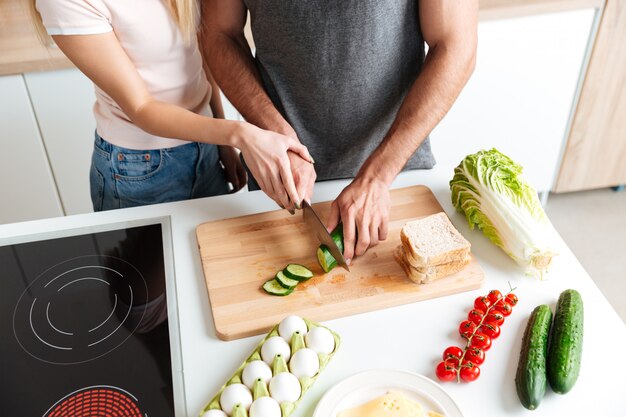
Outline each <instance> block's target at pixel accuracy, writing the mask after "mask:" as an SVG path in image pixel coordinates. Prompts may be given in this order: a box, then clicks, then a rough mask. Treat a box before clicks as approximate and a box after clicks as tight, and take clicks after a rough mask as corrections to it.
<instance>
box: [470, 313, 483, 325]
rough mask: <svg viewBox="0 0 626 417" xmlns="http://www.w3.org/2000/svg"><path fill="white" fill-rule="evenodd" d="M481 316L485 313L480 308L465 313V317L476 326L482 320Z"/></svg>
mask: <svg viewBox="0 0 626 417" xmlns="http://www.w3.org/2000/svg"><path fill="white" fill-rule="evenodd" d="M483 317H485V313H484V312H483V311H482V310H477V309H473V310H472V311H470V312H469V314H468V315H467V319H468V320H469V321H471V322H473V323H474V324H476V325H477V326H478V325H479V324H480V322H481V321H482V320H483Z"/></svg>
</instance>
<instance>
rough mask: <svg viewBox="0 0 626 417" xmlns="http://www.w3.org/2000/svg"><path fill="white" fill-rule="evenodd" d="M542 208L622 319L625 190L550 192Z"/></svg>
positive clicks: (625, 311)
mask: <svg viewBox="0 0 626 417" xmlns="http://www.w3.org/2000/svg"><path fill="white" fill-rule="evenodd" d="M546 212H547V213H548V216H549V217H550V219H551V220H552V223H553V224H554V226H555V227H556V229H557V230H558V231H559V233H560V234H561V236H562V237H563V239H564V240H565V241H566V242H567V244H568V245H569V247H570V249H571V250H572V252H574V254H575V255H576V256H577V257H578V259H579V260H580V263H581V264H582V265H583V266H584V267H585V269H586V270H587V272H589V275H591V278H593V280H594V281H595V282H596V284H597V285H598V287H599V288H600V290H601V291H602V292H603V293H604V295H605V296H606V298H607V299H608V300H609V301H610V302H611V304H612V305H613V308H615V310H616V311H617V313H618V314H619V315H620V316H621V318H622V320H624V322H626V191H621V192H615V191H612V190H610V189H602V190H593V191H584V192H577V193H567V194H550V198H549V199H548V204H547V206H546Z"/></svg>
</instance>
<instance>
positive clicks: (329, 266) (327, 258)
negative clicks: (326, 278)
mask: <svg viewBox="0 0 626 417" xmlns="http://www.w3.org/2000/svg"><path fill="white" fill-rule="evenodd" d="M330 237H331V238H332V239H333V241H334V242H335V244H336V245H337V247H338V248H339V251H340V252H341V253H343V224H342V223H339V224H338V225H337V227H335V229H334V230H333V231H332V232H331V234H330ZM318 251H322V254H323V256H324V263H325V264H326V266H324V264H323V263H322V262H321V260H320V259H319V256H318V261H319V262H320V266H321V267H322V270H324V272H330V271H332V270H333V268H334V267H336V266H337V260H336V259H335V258H334V257H333V255H331V254H330V250H328V247H327V246H326V245H320V246H319V248H318Z"/></svg>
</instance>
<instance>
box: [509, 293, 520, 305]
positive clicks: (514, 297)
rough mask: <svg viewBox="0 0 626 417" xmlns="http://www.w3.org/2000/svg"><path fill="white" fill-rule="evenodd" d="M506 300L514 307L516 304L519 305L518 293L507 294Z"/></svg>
mask: <svg viewBox="0 0 626 417" xmlns="http://www.w3.org/2000/svg"><path fill="white" fill-rule="evenodd" d="M506 301H507V302H508V303H509V304H511V306H513V307H514V306H516V305H517V301H518V300H517V295H515V294H513V293H510V294H507V296H506Z"/></svg>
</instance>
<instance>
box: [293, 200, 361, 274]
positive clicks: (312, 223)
mask: <svg viewBox="0 0 626 417" xmlns="http://www.w3.org/2000/svg"><path fill="white" fill-rule="evenodd" d="M302 217H303V218H304V222H305V223H306V224H307V225H309V228H310V229H311V230H312V231H313V233H314V234H315V237H316V238H317V240H318V242H319V243H321V244H322V245H326V247H327V248H328V250H329V251H330V254H331V255H333V258H335V260H336V261H337V264H338V265H340V266H341V267H343V268H344V269H345V270H347V271H348V272H350V267H348V264H347V263H346V259H345V258H344V257H343V254H342V253H341V251H340V250H339V247H338V246H337V244H336V243H335V241H334V240H333V238H332V237H331V236H330V233H328V230H326V226H324V223H322V221H321V220H320V218H319V216H318V215H317V213H316V212H315V210H314V209H313V207H311V205H310V204H309V203H307V202H306V201H303V202H302Z"/></svg>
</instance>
